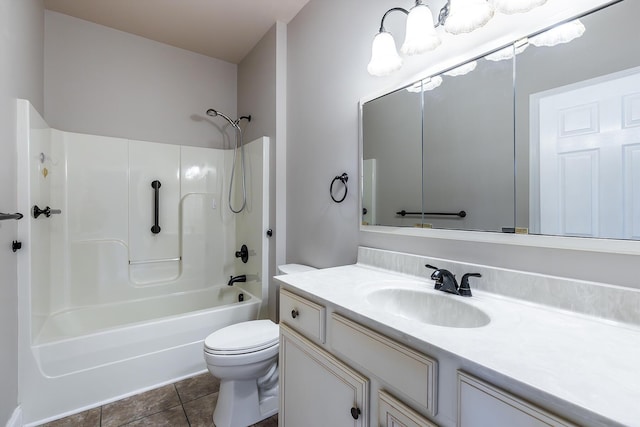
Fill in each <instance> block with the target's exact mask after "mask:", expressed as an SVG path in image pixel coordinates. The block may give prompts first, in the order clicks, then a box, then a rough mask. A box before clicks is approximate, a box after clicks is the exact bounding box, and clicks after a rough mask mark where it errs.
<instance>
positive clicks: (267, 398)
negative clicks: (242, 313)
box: [204, 320, 278, 427]
mask: <svg viewBox="0 0 640 427" xmlns="http://www.w3.org/2000/svg"><path fill="white" fill-rule="evenodd" d="M204 359H205V361H206V363H207V369H208V370H209V372H211V374H212V375H213V376H214V377H216V378H218V379H220V392H219V393H218V403H217V404H216V408H215V410H214V412H213V422H214V423H215V425H216V427H246V426H248V425H251V424H255V423H257V422H258V421H261V420H263V419H265V418H268V417H270V416H272V415H274V414H276V413H277V412H278V369H277V364H278V325H276V324H275V323H273V322H272V321H271V320H252V321H249V322H241V323H236V324H235V325H231V326H227V327H226V328H222V329H219V330H217V331H216V332H214V333H212V334H211V335H209V336H208V337H207V338H206V339H205V341H204Z"/></svg>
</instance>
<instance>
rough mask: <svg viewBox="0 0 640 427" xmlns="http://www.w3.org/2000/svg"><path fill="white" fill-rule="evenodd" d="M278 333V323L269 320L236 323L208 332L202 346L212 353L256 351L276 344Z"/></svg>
mask: <svg viewBox="0 0 640 427" xmlns="http://www.w3.org/2000/svg"><path fill="white" fill-rule="evenodd" d="M278 333H279V327H278V325H276V324H275V323H273V322H272V321H271V320H252V321H249V322H241V323H236V324H234V325H231V326H227V327H225V328H222V329H219V330H217V331H215V332H213V333H212V334H210V335H209V336H208V337H207V338H206V339H205V340H204V348H205V352H207V353H209V354H214V355H228V356H232V355H243V354H250V353H256V352H260V351H261V350H266V349H269V348H271V347H274V346H277V345H278ZM276 351H277V350H276ZM268 353H270V352H268Z"/></svg>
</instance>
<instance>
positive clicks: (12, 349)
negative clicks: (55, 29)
mask: <svg viewBox="0 0 640 427" xmlns="http://www.w3.org/2000/svg"><path fill="white" fill-rule="evenodd" d="M43 26H44V11H43V4H42V0H0V182H1V183H2V185H0V212H4V213H8V212H10V213H13V212H15V211H16V206H17V200H16V185H17V184H16V167H15V164H16V146H15V141H16V98H27V99H29V100H31V102H32V103H33V104H34V105H35V106H36V108H38V109H39V110H40V111H42V110H43V107H44V105H43V104H44V102H43V92H44V91H43V72H42V70H43V63H42V61H43V56H44V55H43V46H44V38H43V37H44V36H43ZM23 214H28V212H23ZM17 238H18V236H17V227H16V221H3V222H1V223H0V272H2V273H1V274H0V340H2V345H1V346H0V425H4V424H5V423H6V422H7V420H8V419H9V418H10V417H11V414H12V412H13V411H14V409H15V408H16V406H17V405H18V341H17V335H18V313H17V306H18V302H17V299H18V297H17V295H18V292H17V285H16V283H17V278H16V274H17V273H16V258H17V257H18V256H20V253H18V254H14V253H13V252H12V251H11V241H12V240H15V239H17Z"/></svg>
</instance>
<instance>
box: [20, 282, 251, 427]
mask: <svg viewBox="0 0 640 427" xmlns="http://www.w3.org/2000/svg"><path fill="white" fill-rule="evenodd" d="M241 295H242V296H241ZM240 299H242V301H240ZM260 303H261V300H260V299H259V298H256V297H255V296H253V295H251V294H250V293H248V292H246V291H244V290H242V289H240V288H237V287H235V286H234V287H228V286H226V285H222V286H216V287H212V288H209V289H205V290H200V291H193V292H186V293H180V294H174V295H167V296H162V297H155V298H148V299H145V300H138V301H127V302H124V303H119V304H108V305H101V306H96V307H84V308H77V309H73V310H68V311H64V312H61V313H57V314H54V315H52V316H50V318H48V319H47V320H46V321H45V323H44V326H43V328H42V332H41V333H40V334H39V335H38V340H37V341H38V343H36V344H34V345H32V346H31V349H32V355H31V356H32V358H29V360H27V361H23V362H26V363H33V364H35V365H36V367H37V369H30V370H28V371H31V372H32V374H30V375H29V377H30V378H24V380H26V381H27V383H28V384H30V387H29V390H31V392H30V394H29V398H28V399H26V400H23V406H25V405H27V407H24V408H23V409H24V413H25V414H30V417H29V418H30V419H25V425H37V424H39V423H42V422H46V421H49V420H52V419H56V418H60V417H62V416H66V415H68V414H71V413H76V412H79V411H81V410H84V409H88V408H91V407H96V406H100V405H103V404H105V403H108V402H111V401H114V400H118V399H121V398H123V397H126V396H129V395H132V394H136V393H139V392H141V391H144V390H148V389H151V388H154V387H157V386H160V385H163V384H166V383H170V382H173V381H175V380H177V379H180V378H185V377H188V376H191V375H194V374H196V373H199V372H203V371H205V370H206V365H205V363H204V359H203V355H202V351H203V341H204V339H205V338H206V336H207V335H209V334H210V333H212V332H213V331H215V330H217V329H219V328H222V327H224V326H228V325H231V324H233V323H237V322H242V321H247V320H253V319H256V318H257V317H258V313H259V308H260ZM180 313H182V314H180ZM88 331H92V332H91V333H87V332H88ZM114 379H117V380H114Z"/></svg>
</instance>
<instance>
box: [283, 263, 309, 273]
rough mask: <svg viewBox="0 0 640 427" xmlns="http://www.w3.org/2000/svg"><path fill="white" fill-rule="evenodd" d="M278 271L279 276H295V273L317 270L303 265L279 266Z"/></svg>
mask: <svg viewBox="0 0 640 427" xmlns="http://www.w3.org/2000/svg"><path fill="white" fill-rule="evenodd" d="M278 270H279V272H280V274H295V273H304V272H306V271H313V270H317V268H315V267H311V266H310V265H303V264H284V265H279V266H278Z"/></svg>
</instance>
